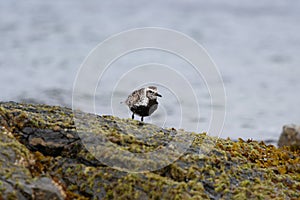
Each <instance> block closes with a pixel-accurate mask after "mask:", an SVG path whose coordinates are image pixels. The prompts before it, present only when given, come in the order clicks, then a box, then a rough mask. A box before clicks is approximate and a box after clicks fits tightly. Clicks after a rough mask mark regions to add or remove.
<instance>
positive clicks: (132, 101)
mask: <svg viewBox="0 0 300 200" xmlns="http://www.w3.org/2000/svg"><path fill="white" fill-rule="evenodd" d="M157 97H161V95H160V94H158V92H157V88H156V87H155V86H149V87H147V88H141V89H139V90H135V91H133V92H132V93H131V94H130V95H129V96H128V98H127V99H126V101H125V103H126V104H127V105H128V107H129V109H130V110H131V111H132V119H134V114H137V115H139V116H141V121H143V120H144V117H146V116H150V115H151V114H152V113H153V112H154V111H155V110H156V109H157V106H158V102H157Z"/></svg>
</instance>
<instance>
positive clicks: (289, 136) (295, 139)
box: [278, 124, 300, 148]
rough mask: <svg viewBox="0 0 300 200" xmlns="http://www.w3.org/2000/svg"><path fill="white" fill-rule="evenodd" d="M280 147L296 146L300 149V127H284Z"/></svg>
mask: <svg viewBox="0 0 300 200" xmlns="http://www.w3.org/2000/svg"><path fill="white" fill-rule="evenodd" d="M278 146H279V147H282V146H294V147H295V148H299V147H300V126H297V125H295V124H288V125H285V126H283V128H282V133H281V135H280V138H279V141H278Z"/></svg>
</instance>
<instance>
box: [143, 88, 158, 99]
mask: <svg viewBox="0 0 300 200" xmlns="http://www.w3.org/2000/svg"><path fill="white" fill-rule="evenodd" d="M146 96H147V98H149V99H153V100H154V99H157V97H162V96H161V95H160V94H158V92H157V87H155V86H149V87H147V88H146Z"/></svg>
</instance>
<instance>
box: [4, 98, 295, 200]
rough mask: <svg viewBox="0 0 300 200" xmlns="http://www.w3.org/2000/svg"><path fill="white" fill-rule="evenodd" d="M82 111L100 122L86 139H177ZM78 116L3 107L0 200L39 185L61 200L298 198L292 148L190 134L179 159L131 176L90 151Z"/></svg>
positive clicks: (137, 145) (145, 145)
mask: <svg viewBox="0 0 300 200" xmlns="http://www.w3.org/2000/svg"><path fill="white" fill-rule="evenodd" d="M80 114H81V115H82V116H83V117H85V118H89V117H91V116H92V117H93V118H94V119H96V120H95V121H94V122H93V123H94V126H91V127H87V128H89V130H87V132H86V134H103V136H105V137H106V138H107V139H108V140H109V141H110V142H112V143H114V144H116V145H118V146H119V147H120V148H122V150H124V151H129V152H133V153H144V152H151V151H153V150H155V149H157V148H159V147H161V146H165V145H167V144H168V143H169V142H170V141H172V139H173V138H174V136H175V135H176V134H177V131H176V130H175V129H163V128H160V127H157V126H154V125H151V124H145V125H144V126H141V124H140V122H138V121H135V120H131V119H119V118H117V117H112V116H96V117H95V116H93V115H91V114H85V113H80ZM73 118H74V114H73V112H72V110H71V109H69V108H63V107H57V106H47V105H31V104H18V103H14V102H6V103H0V126H1V127H2V128H1V131H0V137H1V138H2V139H1V141H2V143H1V146H0V147H1V154H0V155H1V159H0V161H1V162H0V164H1V166H4V167H3V168H1V172H0V173H1V174H0V190H1V193H0V199H1V198H2V199H8V198H9V197H11V198H14V197H20V198H21V199H30V198H31V199H34V198H38V197H39V195H38V194H39V193H34V191H35V190H34V189H33V188H35V187H38V186H40V187H42V186H41V185H43V184H41V182H43V183H45V184H44V185H48V186H49V187H46V188H45V187H43V188H40V189H39V191H48V192H49V193H47V194H51V195H52V194H53V191H57V194H59V195H58V196H55V198H56V199H61V198H65V199H250V198H251V199H270V198H272V199H299V198H300V153H299V151H291V149H289V148H288V147H285V148H276V147H274V146H272V145H265V144H264V143H263V142H257V141H252V140H247V141H243V140H239V141H237V142H234V141H231V140H229V139H227V140H223V139H216V138H212V137H209V136H207V135H206V134H204V133H203V134H196V133H186V134H187V135H188V136H189V137H192V138H193V141H192V143H191V145H190V146H189V147H188V148H187V149H186V151H185V153H184V154H182V155H181V156H180V157H179V158H178V159H177V160H176V161H175V162H173V163H171V164H169V165H167V166H164V167H162V168H159V169H157V170H155V171H144V172H142V173H130V172H126V171H119V170H117V169H115V168H112V167H110V166H109V165H107V163H103V162H101V161H100V160H98V159H96V158H95V157H94V156H93V155H92V154H91V153H90V152H89V151H87V149H86V148H85V147H84V144H83V143H82V142H81V140H80V137H79V134H78V133H77V130H76V128H77V127H76V126H75V123H74V119H73ZM116 123H117V124H118V126H116ZM120 126H121V128H120ZM82 130H83V129H82ZM123 130H126V131H123ZM141 130H142V131H141ZM149 133H150V135H149ZM141 134H147V137H144V135H141ZM108 155H109V154H108ZM2 160H3V161H2ZM128 162H129V163H130V160H129V161H128ZM14 174H17V175H14ZM36 180H39V181H40V182H39V181H38V182H35V181H36ZM47 188H51V189H47ZM2 191H4V192H2ZM7 191H12V192H10V193H9V192H7ZM51 192H52V193H51ZM21 195H23V196H21ZM53 195H54V194H53ZM55 198H54V196H53V199H55Z"/></svg>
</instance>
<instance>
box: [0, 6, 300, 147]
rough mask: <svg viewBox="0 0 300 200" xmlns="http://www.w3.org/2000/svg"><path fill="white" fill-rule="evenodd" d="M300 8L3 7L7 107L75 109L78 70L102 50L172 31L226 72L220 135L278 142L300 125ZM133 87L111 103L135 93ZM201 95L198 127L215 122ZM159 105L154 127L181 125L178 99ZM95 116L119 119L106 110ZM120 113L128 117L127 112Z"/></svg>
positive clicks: (0, 61) (0, 31)
mask: <svg viewBox="0 0 300 200" xmlns="http://www.w3.org/2000/svg"><path fill="white" fill-rule="evenodd" d="M299 10H300V2H299V1H296V0H288V1H280V0H275V1H274V0H262V1H251V0H247V1H238V0H228V1H216V0H213V1H196V0H195V1H194V0H187V1H159V0H155V1H142V0H139V1H138V0H136V1H130V2H128V1H127V2H125V1H121V0H117V1H97V0H93V1H79V0H78V1H69V0H60V1H39V0H29V1H17V0H9V1H0V36H1V37H0V91H1V93H0V100H1V101H8V100H14V101H26V102H37V103H47V104H55V105H63V106H71V105H72V102H71V100H72V87H73V83H74V80H75V77H76V74H77V71H78V69H79V66H80V65H81V63H82V62H83V60H84V58H85V57H86V56H87V55H88V53H89V52H90V51H91V50H92V49H93V48H94V47H95V46H96V45H97V44H98V43H99V42H101V41H103V40H104V39H106V38H108V37H109V36H111V35H113V34H116V33H119V32H121V31H124V30H128V29H131V28H137V27H145V26H155V27H164V28H169V29H174V30H177V31H180V32H183V33H185V34H187V35H189V36H190V37H192V38H194V39H195V40H196V41H197V42H199V43H200V44H202V45H203V46H204V47H205V49H206V50H207V51H208V53H209V55H210V56H211V57H212V59H213V60H214V62H215V63H216V65H217V66H218V68H219V70H220V72H221V74H222V77H223V80H224V84H225V87H226V95H227V106H226V113H227V114H226V121H225V125H224V129H223V132H222V134H221V137H223V138H226V137H230V138H233V139H237V138H239V137H241V138H244V139H247V138H253V139H257V140H272V141H275V140H277V139H278V137H279V135H280V132H281V128H282V126H283V125H284V124H287V123H298V124H299V123H300V106H299V99H300V81H299V77H300V76H299V75H300V67H299V63H300V56H299V53H300V34H299V33H300V23H299V22H300V12H299ZM144 56H145V55H144ZM145 57H146V56H145ZM127 61H128V62H127V64H128V63H130V62H131V59H127ZM123 62H124V63H126V59H125V60H124V61H123ZM112 73H113V72H112ZM187 73H188V72H187ZM107 81H108V82H109V81H110V79H109V78H108V79H107ZM190 81H191V82H197V80H190ZM129 85H130V86H131V88H128V90H126V88H123V90H124V91H121V92H120V93H116V94H115V96H114V97H115V98H116V99H114V100H113V101H119V99H122V98H126V96H127V95H128V93H129V92H130V91H131V90H132V89H133V88H135V87H136V86H135V82H132V83H130V84H129ZM200 85H201V84H200ZM178 87H180V85H178ZM199 87H200V86H199ZM125 90H126V91H125ZM161 90H162V91H163V92H164V93H165V95H166V96H168V94H167V93H168V90H166V89H164V88H161ZM201 91H202V90H201ZM106 92H108V93H109V92H110V91H106ZM199 96H200V99H199V104H200V106H201V107H203V109H202V110H201V111H203V112H202V114H201V116H200V118H198V117H197V116H195V115H193V112H194V110H195V109H194V108H193V107H192V108H188V107H187V108H185V109H189V110H188V112H190V113H191V116H190V118H189V119H190V125H191V127H192V126H193V125H194V124H195V123H197V121H198V120H200V122H203V124H206V123H208V122H209V118H210V117H209V116H206V113H207V112H208V111H209V109H210V105H209V97H208V96H207V94H206V93H205V92H203V93H202V94H199ZM103 98H105V97H103ZM106 100H107V99H106ZM99 101H101V99H100V100H99ZM160 101H161V110H160V111H157V113H156V114H155V115H154V116H153V118H152V119H149V121H148V122H153V123H158V125H164V126H176V124H178V123H179V120H178V112H179V111H177V110H176V109H174V106H172V105H173V103H174V104H175V103H176V101H175V100H168V99H167V98H164V99H163V98H162V99H161V100H160ZM103 102H105V101H104V100H103ZM83 107H84V105H83ZM97 108H98V110H97V111H98V113H99V114H112V112H111V113H110V110H109V109H108V110H107V106H106V104H104V103H102V104H101V103H99V105H97ZM113 113H114V114H117V115H118V116H120V117H129V116H130V113H128V111H127V108H126V107H120V109H119V110H118V112H116V111H114V112H113ZM166 115H167V117H168V120H167V123H162V124H161V123H160V121H161V122H165V121H166V120H165V119H164V118H165V116H166ZM182 128H185V129H189V127H182ZM206 129H207V128H206V126H205V125H204V126H200V127H199V128H198V129H197V130H195V131H198V132H201V131H205V130H206Z"/></svg>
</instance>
